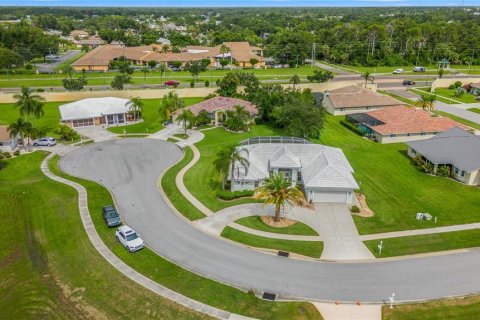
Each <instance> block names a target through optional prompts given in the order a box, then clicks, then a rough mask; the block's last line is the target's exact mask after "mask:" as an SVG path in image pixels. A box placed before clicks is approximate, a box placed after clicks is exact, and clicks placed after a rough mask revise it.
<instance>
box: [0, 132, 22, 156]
mask: <svg viewBox="0 0 480 320" xmlns="http://www.w3.org/2000/svg"><path fill="white" fill-rule="evenodd" d="M19 138H20V136H17V137H16V138H13V139H12V138H11V137H10V132H9V131H8V126H0V151H2V149H3V150H4V151H10V150H13V149H15V147H16V146H17V144H18V139H19Z"/></svg>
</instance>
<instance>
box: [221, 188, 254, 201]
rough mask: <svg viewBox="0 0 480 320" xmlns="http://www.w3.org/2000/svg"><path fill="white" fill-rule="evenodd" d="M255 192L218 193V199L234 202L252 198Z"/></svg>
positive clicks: (224, 191) (222, 191)
mask: <svg viewBox="0 0 480 320" xmlns="http://www.w3.org/2000/svg"><path fill="white" fill-rule="evenodd" d="M254 192H255V191H253V190H241V191H227V190H221V191H217V197H218V198H220V199H223V200H233V199H237V198H242V197H251V196H253V194H254Z"/></svg>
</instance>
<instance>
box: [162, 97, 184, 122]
mask: <svg viewBox="0 0 480 320" xmlns="http://www.w3.org/2000/svg"><path fill="white" fill-rule="evenodd" d="M183 106H184V102H183V101H182V100H180V98H178V95H177V94H176V93H174V92H173V91H170V92H169V93H168V94H166V95H164V96H163V99H162V101H161V105H160V109H159V110H158V111H159V112H160V114H161V115H162V116H163V117H164V118H165V119H168V120H172V113H173V112H175V111H176V110H178V109H180V108H182V107H183Z"/></svg>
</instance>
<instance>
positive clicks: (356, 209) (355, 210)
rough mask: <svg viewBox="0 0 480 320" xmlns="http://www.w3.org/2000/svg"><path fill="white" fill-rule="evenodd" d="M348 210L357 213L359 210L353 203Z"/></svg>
mask: <svg viewBox="0 0 480 320" xmlns="http://www.w3.org/2000/svg"><path fill="white" fill-rule="evenodd" d="M350 211H351V212H352V213H359V212H360V208H359V207H357V206H355V205H353V206H352V207H351V208H350Z"/></svg>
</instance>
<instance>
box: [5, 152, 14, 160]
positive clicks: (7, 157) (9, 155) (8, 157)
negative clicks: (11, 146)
mask: <svg viewBox="0 0 480 320" xmlns="http://www.w3.org/2000/svg"><path fill="white" fill-rule="evenodd" d="M3 157H4V158H5V159H10V158H11V157H12V155H11V154H10V152H7V151H5V152H4V153H3Z"/></svg>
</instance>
